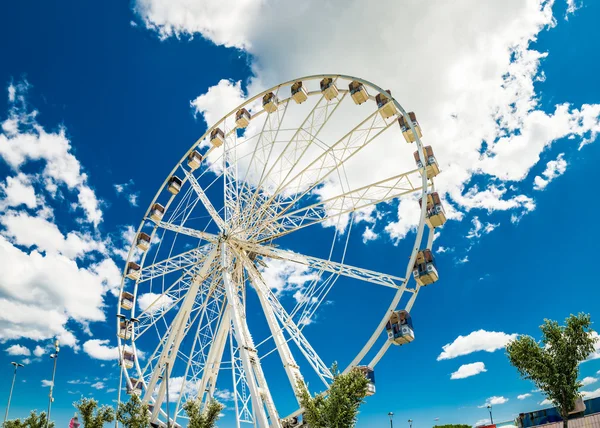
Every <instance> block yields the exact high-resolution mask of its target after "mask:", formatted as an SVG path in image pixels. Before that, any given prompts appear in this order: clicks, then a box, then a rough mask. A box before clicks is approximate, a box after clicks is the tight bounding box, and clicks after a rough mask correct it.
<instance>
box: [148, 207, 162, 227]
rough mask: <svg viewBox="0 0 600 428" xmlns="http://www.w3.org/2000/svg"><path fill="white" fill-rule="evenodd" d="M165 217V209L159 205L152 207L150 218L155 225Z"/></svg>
mask: <svg viewBox="0 0 600 428" xmlns="http://www.w3.org/2000/svg"><path fill="white" fill-rule="evenodd" d="M164 215H165V207H163V206H162V205H161V204H154V205H152V209H151V210H150V218H151V219H152V220H154V221H155V222H156V223H158V222H160V221H161V220H162V218H163V216H164Z"/></svg>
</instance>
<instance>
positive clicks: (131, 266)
mask: <svg viewBox="0 0 600 428" xmlns="http://www.w3.org/2000/svg"><path fill="white" fill-rule="evenodd" d="M125 276H127V278H129V279H134V280H137V279H140V265H138V264H137V263H136V262H129V263H128V264H127V273H126V274H125Z"/></svg>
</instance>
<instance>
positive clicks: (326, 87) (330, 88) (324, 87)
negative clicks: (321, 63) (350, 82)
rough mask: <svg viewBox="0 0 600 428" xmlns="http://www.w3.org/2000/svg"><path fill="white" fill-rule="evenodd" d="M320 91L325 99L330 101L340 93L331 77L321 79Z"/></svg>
mask: <svg viewBox="0 0 600 428" xmlns="http://www.w3.org/2000/svg"><path fill="white" fill-rule="evenodd" d="M321 92H322V93H323V96H324V97H325V99H326V100H327V101H331V100H332V99H334V98H335V97H337V96H338V94H339V93H340V91H338V88H337V86H335V82H334V81H333V79H332V78H331V77H325V78H324V79H323V80H321Z"/></svg>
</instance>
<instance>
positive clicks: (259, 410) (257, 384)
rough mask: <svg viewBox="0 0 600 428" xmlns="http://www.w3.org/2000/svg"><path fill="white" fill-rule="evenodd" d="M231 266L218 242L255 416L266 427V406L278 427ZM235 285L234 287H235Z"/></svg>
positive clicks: (274, 425)
mask: <svg viewBox="0 0 600 428" xmlns="http://www.w3.org/2000/svg"><path fill="white" fill-rule="evenodd" d="M228 266H230V263H229V260H228V251H227V248H226V244H225V243H221V267H222V268H223V285H224V286H225V293H226V295H227V301H228V303H229V310H230V312H231V320H232V322H233V329H234V333H235V340H236V342H237V344H238V348H239V354H240V358H241V360H242V365H243V368H244V372H245V375H246V381H247V383H248V387H249V388H250V395H251V396H252V409H253V411H254V418H255V421H256V423H257V424H258V426H259V427H260V428H268V427H269V420H268V418H267V413H266V412H265V407H266V408H267V411H268V413H269V416H270V418H271V425H270V426H271V427H276V428H281V424H280V423H279V415H278V414H277V410H276V409H275V404H274V403H273V398H272V397H271V393H270V391H269V388H268V386H267V384H266V380H265V377H264V374H263V372H262V368H261V366H260V362H259V358H258V353H257V351H256V349H255V347H254V342H253V340H252V337H251V335H250V331H249V330H248V324H247V323H246V320H245V317H246V314H245V311H244V307H243V303H242V301H241V300H240V296H239V294H238V290H237V286H236V284H234V283H233V281H232V280H231V273H230V272H229V271H228ZM234 287H235V288H234Z"/></svg>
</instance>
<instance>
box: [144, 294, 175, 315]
mask: <svg viewBox="0 0 600 428" xmlns="http://www.w3.org/2000/svg"><path fill="white" fill-rule="evenodd" d="M172 303H173V299H172V298H171V297H170V296H167V295H161V294H155V293H145V294H141V295H139V296H138V297H137V304H138V306H139V308H140V311H142V312H143V311H146V312H148V313H149V314H153V313H154V312H156V311H160V310H162V309H165V308H168V307H169V306H171V304H172ZM150 305H152V306H151V307H150Z"/></svg>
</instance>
